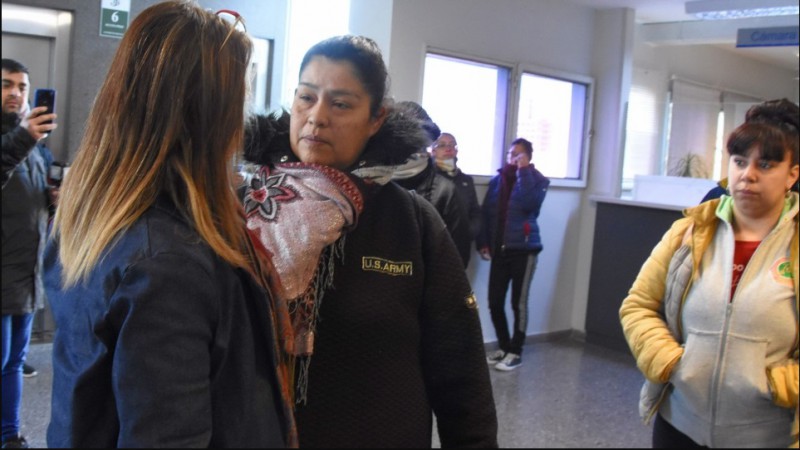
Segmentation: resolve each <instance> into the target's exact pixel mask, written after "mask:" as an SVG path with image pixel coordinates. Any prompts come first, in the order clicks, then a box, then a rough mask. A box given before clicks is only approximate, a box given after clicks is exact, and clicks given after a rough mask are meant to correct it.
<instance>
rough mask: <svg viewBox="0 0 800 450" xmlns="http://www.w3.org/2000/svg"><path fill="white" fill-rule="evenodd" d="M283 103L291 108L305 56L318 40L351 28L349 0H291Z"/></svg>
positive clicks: (345, 32)
mask: <svg viewBox="0 0 800 450" xmlns="http://www.w3.org/2000/svg"><path fill="white" fill-rule="evenodd" d="M288 9H289V26H288V27H287V30H288V32H287V34H288V36H287V47H288V48H287V52H286V53H287V54H286V62H285V65H284V66H283V83H282V84H283V89H282V92H281V106H282V107H284V108H286V109H291V107H292V101H293V100H294V90H295V88H297V80H298V77H299V75H300V74H299V71H300V63H301V62H302V61H303V56H305V54H306V52H307V51H308V49H309V48H311V46H312V45H314V44H316V43H317V42H319V41H321V40H323V39H326V38H329V37H332V36H338V35H341V34H347V33H348V29H349V28H350V0H291V1H290V2H289V8H288Z"/></svg>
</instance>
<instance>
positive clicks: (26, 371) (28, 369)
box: [22, 364, 39, 378]
mask: <svg viewBox="0 0 800 450" xmlns="http://www.w3.org/2000/svg"><path fill="white" fill-rule="evenodd" d="M36 375H39V372H37V371H36V368H34V367H33V366H29V365H27V364H23V365H22V376H23V377H25V378H30V377H35V376H36Z"/></svg>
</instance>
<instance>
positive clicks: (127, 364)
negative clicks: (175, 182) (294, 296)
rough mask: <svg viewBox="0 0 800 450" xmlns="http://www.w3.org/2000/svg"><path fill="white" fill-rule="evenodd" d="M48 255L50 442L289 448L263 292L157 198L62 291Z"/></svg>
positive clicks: (52, 252) (56, 263)
mask: <svg viewBox="0 0 800 450" xmlns="http://www.w3.org/2000/svg"><path fill="white" fill-rule="evenodd" d="M58 250H59V248H58V240H57V238H54V239H51V240H50V241H49V242H48V245H47V248H46V250H45V263H44V271H45V286H46V289H47V295H48V299H49V301H50V303H51V305H52V309H53V316H54V317H55V321H56V334H55V338H54V341H53V398H52V408H51V417H50V425H49V427H48V430H47V444H48V446H49V447H51V448H53V447H78V448H94V447H101V448H113V447H150V448H155V447H171V448H178V447H213V448H224V447H249V448H259V447H260V448H269V447H283V446H284V445H285V436H286V429H285V428H284V425H283V424H285V423H287V421H286V416H285V415H284V414H283V409H282V405H281V402H280V392H279V390H278V389H279V387H278V379H277V372H276V363H275V358H276V355H275V352H274V341H273V339H274V332H273V328H272V325H271V321H270V319H269V317H270V315H271V314H272V312H271V309H270V306H269V300H268V295H267V293H266V292H265V291H264V290H263V289H261V288H260V287H259V286H258V285H256V283H255V282H254V281H253V280H252V278H251V277H250V275H248V274H247V273H246V272H244V271H243V270H242V269H238V268H235V267H233V266H231V265H230V264H229V263H227V262H225V261H224V260H222V258H220V257H219V256H218V255H217V254H216V253H214V252H213V250H211V248H210V247H209V246H208V245H207V244H205V243H204V242H203V240H202V239H201V238H200V236H199V235H198V234H197V232H196V231H195V230H194V229H193V227H192V226H191V224H189V223H188V222H187V221H186V220H184V219H183V218H182V217H181V216H180V215H179V214H178V213H177V211H175V208H174V207H173V206H171V204H170V203H169V202H168V201H164V199H163V198H162V199H160V200H159V201H158V202H157V204H156V205H155V206H153V207H151V208H150V209H149V210H148V211H146V212H145V213H144V214H143V215H142V216H141V218H139V219H138V220H137V221H136V222H135V223H134V224H133V225H132V226H131V227H130V228H129V229H128V230H127V231H125V232H124V233H121V234H120V236H119V237H118V239H116V240H115V242H114V244H113V245H111V246H109V248H108V250H107V251H106V252H105V254H104V256H103V258H101V259H100V262H98V264H97V265H96V266H95V268H94V269H93V270H92V271H91V273H90V274H89V276H88V278H87V280H86V281H85V282H81V283H79V284H77V285H75V286H72V287H69V288H67V289H63V288H62V287H61V274H62V266H61V264H60V260H59V258H58Z"/></svg>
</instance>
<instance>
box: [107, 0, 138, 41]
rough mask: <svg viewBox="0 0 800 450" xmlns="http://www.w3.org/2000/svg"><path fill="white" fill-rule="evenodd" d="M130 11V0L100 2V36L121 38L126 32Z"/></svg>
mask: <svg viewBox="0 0 800 450" xmlns="http://www.w3.org/2000/svg"><path fill="white" fill-rule="evenodd" d="M130 10H131V3H130V0H102V2H101V5H100V36H106V37H114V38H121V37H122V36H123V35H124V34H125V31H127V30H128V21H129V17H130Z"/></svg>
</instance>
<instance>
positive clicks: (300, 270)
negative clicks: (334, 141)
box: [244, 163, 364, 403]
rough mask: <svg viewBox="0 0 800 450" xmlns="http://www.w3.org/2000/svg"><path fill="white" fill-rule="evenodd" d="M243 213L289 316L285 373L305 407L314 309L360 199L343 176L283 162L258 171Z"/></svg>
mask: <svg viewBox="0 0 800 450" xmlns="http://www.w3.org/2000/svg"><path fill="white" fill-rule="evenodd" d="M244 208H245V214H246V217H247V228H248V229H250V230H252V231H253V232H254V233H256V234H257V237H258V240H259V241H260V242H261V243H262V244H263V245H264V247H265V249H266V252H267V254H268V255H269V256H270V259H271V260H272V263H273V265H274V268H275V272H276V274H277V279H276V280H272V281H271V283H270V284H271V285H270V287H271V288H272V289H273V292H275V294H276V296H277V297H278V300H279V301H280V302H281V303H282V304H283V305H285V306H286V308H287V310H288V314H289V317H290V321H291V326H292V328H293V331H294V339H293V340H291V341H290V342H286V344H285V347H286V348H285V350H286V352H287V353H288V355H289V356H290V359H291V361H290V363H289V367H290V370H293V368H294V367H295V366H297V367H298V368H299V374H298V375H297V378H296V383H297V384H296V388H295V389H294V391H295V393H296V402H297V403H301V402H302V403H305V401H306V400H307V396H306V394H307V389H308V367H309V364H310V362H311V355H312V354H313V353H314V337H315V330H316V324H317V320H318V318H319V309H320V306H321V304H322V299H323V297H324V295H325V291H326V290H327V289H328V288H330V287H331V285H332V283H333V275H334V267H335V263H336V260H337V258H338V259H341V258H342V257H343V248H344V235H345V232H346V231H347V230H349V229H352V228H353V227H355V225H356V223H357V221H358V215H359V214H360V213H361V211H362V210H363V208H364V197H363V195H362V193H361V191H360V190H359V188H358V186H357V185H356V183H355V182H354V181H353V180H352V179H351V178H350V177H348V176H347V175H346V174H344V173H343V172H340V171H338V170H336V169H333V168H331V167H326V166H320V165H316V164H304V163H286V164H279V165H277V166H275V167H270V166H260V167H259V168H258V170H257V171H256V173H255V174H254V175H253V177H252V179H251V181H250V184H249V186H248V187H247V190H246V192H245V198H244ZM298 358H299V360H297V361H294V360H296V359H298ZM291 375H292V376H291V379H292V380H294V379H295V377H294V376H293V375H294V374H293V373H292V374H291Z"/></svg>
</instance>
